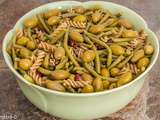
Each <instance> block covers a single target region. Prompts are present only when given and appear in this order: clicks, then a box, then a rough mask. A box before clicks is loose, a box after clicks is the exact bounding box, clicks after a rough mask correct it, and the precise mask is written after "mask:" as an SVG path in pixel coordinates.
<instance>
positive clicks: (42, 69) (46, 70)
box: [37, 67, 52, 75]
mask: <svg viewBox="0 0 160 120" xmlns="http://www.w3.org/2000/svg"><path fill="white" fill-rule="evenodd" d="M37 70H38V72H40V73H42V74H43V75H50V74H51V72H52V71H50V70H48V69H45V68H42V67H39V68H38V69H37Z"/></svg>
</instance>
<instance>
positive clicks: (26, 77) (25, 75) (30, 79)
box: [23, 74, 34, 83]
mask: <svg viewBox="0 0 160 120" xmlns="http://www.w3.org/2000/svg"><path fill="white" fill-rule="evenodd" d="M23 77H24V79H26V80H27V81H28V82H30V83H34V80H33V79H32V78H31V77H30V76H29V75H28V74H24V75H23Z"/></svg>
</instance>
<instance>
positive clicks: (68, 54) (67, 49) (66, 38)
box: [64, 31, 79, 67]
mask: <svg viewBox="0 0 160 120" xmlns="http://www.w3.org/2000/svg"><path fill="white" fill-rule="evenodd" d="M64 49H65V51H66V54H67V56H68V57H69V59H70V60H71V61H72V62H73V64H74V65H75V66H77V67H78V66H79V64H78V62H77V61H76V60H75V59H74V57H73V56H72V54H71V53H70V51H69V48H68V31H67V32H66V33H65V36H64Z"/></svg>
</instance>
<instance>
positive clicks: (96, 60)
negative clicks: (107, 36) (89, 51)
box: [93, 46, 101, 74]
mask: <svg viewBox="0 0 160 120" xmlns="http://www.w3.org/2000/svg"><path fill="white" fill-rule="evenodd" d="M93 50H94V52H95V55H96V58H95V67H96V71H97V73H99V74H100V71H101V66H100V59H99V54H98V52H97V49H96V47H95V46H93Z"/></svg>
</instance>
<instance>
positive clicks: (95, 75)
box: [84, 63, 117, 81]
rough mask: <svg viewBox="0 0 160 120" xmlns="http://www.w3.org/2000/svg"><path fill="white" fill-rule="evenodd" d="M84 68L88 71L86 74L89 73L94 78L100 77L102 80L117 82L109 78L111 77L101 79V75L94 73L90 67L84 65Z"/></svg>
mask: <svg viewBox="0 0 160 120" xmlns="http://www.w3.org/2000/svg"><path fill="white" fill-rule="evenodd" d="M84 67H85V68H86V69H87V70H88V72H90V73H91V74H92V75H93V76H94V77H100V78H102V79H103V80H109V81H115V80H117V79H116V78H111V77H103V76H101V75H99V74H98V73H97V72H96V71H94V70H93V69H91V68H90V66H89V65H88V64H87V63H84Z"/></svg>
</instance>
